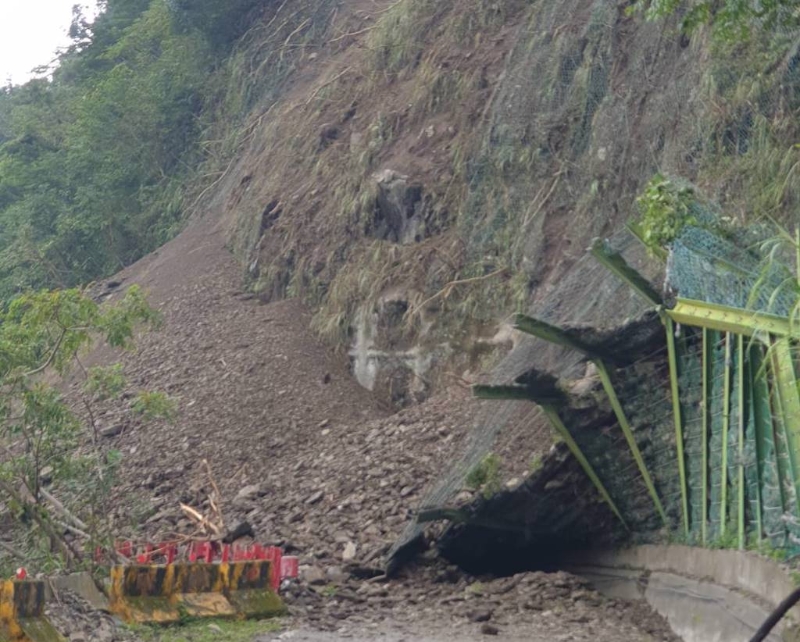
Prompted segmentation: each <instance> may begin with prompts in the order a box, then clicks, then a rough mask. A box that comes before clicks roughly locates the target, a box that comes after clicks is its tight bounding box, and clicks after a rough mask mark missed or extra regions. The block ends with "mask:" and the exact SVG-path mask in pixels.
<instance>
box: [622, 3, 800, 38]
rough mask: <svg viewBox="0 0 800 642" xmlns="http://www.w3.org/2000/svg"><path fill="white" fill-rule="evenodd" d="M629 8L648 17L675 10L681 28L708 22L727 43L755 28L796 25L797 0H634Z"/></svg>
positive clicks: (798, 17)
mask: <svg viewBox="0 0 800 642" xmlns="http://www.w3.org/2000/svg"><path fill="white" fill-rule="evenodd" d="M633 8H634V10H635V9H643V10H644V12H645V14H646V15H647V16H648V17H649V18H663V17H665V16H670V15H672V14H675V13H678V14H679V15H680V17H681V26H682V28H683V29H684V30H685V31H687V32H691V31H694V30H697V29H699V28H701V27H702V26H704V25H711V26H712V27H713V29H714V32H715V35H716V36H717V37H718V38H720V39H721V40H724V41H728V42H737V41H742V40H745V39H747V38H748V37H750V35H751V34H752V33H753V31H755V30H774V29H785V30H791V29H796V28H797V27H798V26H800V11H798V9H800V3H799V2H797V0H722V1H718V0H638V1H637V2H636V3H635V4H634V5H633Z"/></svg>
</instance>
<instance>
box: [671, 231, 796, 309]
mask: <svg viewBox="0 0 800 642" xmlns="http://www.w3.org/2000/svg"><path fill="white" fill-rule="evenodd" d="M667 284H668V285H669V287H670V288H671V289H672V290H674V291H675V292H676V293H677V294H678V296H680V297H682V298H685V299H695V300H698V301H706V302H708V303H717V304H719V305H727V306H730V307H734V308H742V309H746V310H754V311H760V312H770V313H772V314H777V315H781V316H787V315H788V314H789V313H790V311H791V310H792V307H793V306H794V303H795V301H796V300H797V286H796V280H795V279H794V278H793V275H792V273H791V272H790V271H789V270H788V269H787V268H786V267H784V265H782V264H781V263H780V262H779V261H769V260H767V259H766V258H765V257H763V256H760V255H759V252H758V245H757V244H754V245H752V246H751V247H749V248H747V249H745V248H743V247H740V246H739V245H738V244H735V243H734V242H732V241H730V240H726V239H725V238H723V237H722V236H720V235H719V234H715V233H713V232H710V231H708V230H706V229H703V228H699V227H694V226H687V227H686V228H685V229H684V230H683V232H682V233H681V234H680V236H679V237H678V238H677V239H675V241H674V242H673V244H672V247H671V248H670V253H669V259H668V262H667Z"/></svg>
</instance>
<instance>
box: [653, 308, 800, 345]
mask: <svg viewBox="0 0 800 642" xmlns="http://www.w3.org/2000/svg"><path fill="white" fill-rule="evenodd" d="M665 312H666V313H667V314H668V315H669V317H670V318H671V319H672V320H673V321H675V323H685V324H686V325H693V326H699V327H701V328H709V329H711V330H720V331H722V332H733V333H734V334H743V335H745V336H746V337H750V336H754V337H756V338H757V339H760V340H762V341H764V342H765V343H766V342H767V339H768V335H770V334H774V335H775V336H778V337H793V338H795V339H800V326H798V325H797V324H792V323H791V321H790V320H789V319H787V318H786V317H780V316H776V315H774V314H768V313H766V312H753V311H751V310H742V309H740V308H731V307H728V306H724V305H717V304H716V303H706V302H705V301H695V300H693V299H681V298H679V299H678V301H677V303H676V304H675V307H674V308H672V309H671V310H666V311H665Z"/></svg>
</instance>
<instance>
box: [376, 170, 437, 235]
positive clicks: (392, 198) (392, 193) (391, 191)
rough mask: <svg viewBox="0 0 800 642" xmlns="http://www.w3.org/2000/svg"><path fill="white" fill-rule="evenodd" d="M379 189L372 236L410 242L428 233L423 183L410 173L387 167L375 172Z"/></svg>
mask: <svg viewBox="0 0 800 642" xmlns="http://www.w3.org/2000/svg"><path fill="white" fill-rule="evenodd" d="M373 179H374V180H375V184H376V189H377V198H376V201H375V221H374V228H373V230H372V236H374V237H375V238H379V239H383V240H386V241H391V242H392V243H400V244H401V245H408V244H410V243H414V242H419V241H421V240H422V238H423V237H424V234H425V221H424V208H425V203H424V199H423V198H422V185H420V184H418V183H413V182H410V181H409V178H408V176H403V175H402V174H400V173H398V172H395V171H394V170H392V169H384V170H382V171H380V172H378V173H377V174H375V175H374V176H373Z"/></svg>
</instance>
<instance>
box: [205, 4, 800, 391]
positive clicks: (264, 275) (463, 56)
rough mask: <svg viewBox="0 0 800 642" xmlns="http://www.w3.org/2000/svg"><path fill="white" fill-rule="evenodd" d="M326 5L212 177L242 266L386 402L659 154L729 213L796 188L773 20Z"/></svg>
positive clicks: (532, 280) (486, 326)
mask: <svg viewBox="0 0 800 642" xmlns="http://www.w3.org/2000/svg"><path fill="white" fill-rule="evenodd" d="M335 13H336V15H335V19H334V17H331V20H330V22H329V23H328V28H327V31H325V34H324V37H320V38H318V39H317V40H316V41H315V46H314V47H313V53H306V54H304V55H303V56H301V60H300V62H299V63H298V70H297V71H296V72H295V76H294V77H293V79H292V82H291V83H289V86H290V87H291V88H290V89H289V90H288V93H286V94H285V95H284V96H283V97H282V98H280V99H278V100H277V102H275V103H274V104H271V105H270V106H269V109H268V110H267V111H268V114H267V115H263V114H264V110H263V109H262V110H260V111H259V116H260V119H259V120H257V121H256V122H255V123H254V125H253V129H252V133H251V136H250V139H249V142H248V143H247V145H246V147H245V148H244V150H243V152H242V154H241V155H240V158H239V162H238V163H237V164H236V165H235V166H233V167H232V168H231V170H230V171H229V172H228V173H227V174H226V176H225V177H224V179H223V181H222V182H221V183H220V185H221V193H222V195H224V197H225V198H227V202H226V207H227V209H228V212H229V216H230V220H231V238H232V243H233V246H234V247H235V248H236V251H237V252H238V254H239V256H240V257H241V259H242V261H243V263H245V264H246V265H247V267H248V274H249V277H250V278H251V280H252V283H253V286H254V288H255V289H256V290H257V291H258V292H260V293H261V295H262V296H264V297H266V298H269V299H275V298H281V297H284V296H301V297H304V298H305V299H306V300H307V301H309V302H310V303H311V304H312V306H314V307H315V309H316V310H317V312H316V316H315V319H314V327H315V329H316V330H317V331H318V332H320V333H322V335H324V336H325V337H327V338H329V339H331V340H333V341H334V342H335V343H338V344H339V345H349V346H350V348H351V350H352V359H353V361H354V366H355V367H354V369H355V371H356V373H357V375H358V376H359V380H360V381H361V382H362V384H364V385H366V386H367V387H370V388H373V389H375V390H377V391H379V392H381V393H382V394H383V395H384V396H388V397H389V398H390V399H391V400H392V401H393V402H394V403H396V404H404V403H409V402H413V401H414V400H418V399H421V398H424V397H425V396H426V395H427V394H428V392H429V391H430V389H431V388H432V387H435V385H436V383H437V373H439V374H440V373H441V372H442V371H443V370H445V368H442V367H441V366H442V364H449V365H450V366H454V367H456V368H457V370H458V372H459V373H460V374H463V373H464V372H472V371H475V370H476V369H479V368H480V367H481V365H482V364H485V363H486V361H485V360H484V357H485V355H486V353H491V352H493V351H494V350H495V349H496V347H497V345H496V344H498V343H500V344H501V345H505V344H504V343H503V342H502V341H501V340H499V339H496V340H494V341H492V340H490V339H489V338H490V337H494V336H495V333H496V330H497V326H498V324H499V323H500V322H501V321H502V320H503V319H505V318H506V316H507V315H508V313H509V312H511V311H514V310H515V309H519V308H525V307H526V306H527V305H528V304H530V303H531V302H536V301H538V300H541V299H542V297H543V296H545V295H546V293H547V291H548V290H549V289H550V288H551V287H552V286H553V284H555V283H557V282H558V281H559V279H561V278H562V277H563V275H564V274H565V273H566V272H567V271H568V270H569V269H570V266H571V265H572V264H573V263H574V262H575V261H576V260H577V259H578V257H580V255H581V254H582V252H583V250H584V249H585V248H586V247H587V246H588V244H589V241H590V240H591V239H592V238H593V237H594V236H598V235H610V234H611V233H612V232H613V231H615V230H619V229H620V228H621V227H622V226H623V225H624V223H625V222H626V221H627V220H628V219H629V218H630V216H631V213H632V211H633V208H634V198H635V196H636V195H637V194H638V193H639V192H640V191H641V190H642V188H643V186H644V184H645V182H646V181H647V180H648V179H649V178H650V177H651V176H652V175H653V174H654V173H655V172H656V171H662V172H667V173H673V174H679V175H683V176H686V177H688V178H689V179H691V180H693V181H695V182H696V183H698V184H699V185H701V186H702V187H705V188H707V190H708V191H709V192H710V193H716V192H717V191H718V190H722V191H723V192H724V198H723V200H724V201H725V204H726V205H727V208H726V209H727V211H729V212H731V213H733V214H734V215H736V216H743V215H745V214H746V211H747V210H746V208H745V207H744V206H743V205H742V204H743V203H746V202H748V199H749V201H750V203H751V205H753V206H754V207H760V206H762V205H763V206H768V207H769V210H770V211H772V212H775V213H777V214H778V215H780V214H781V212H789V211H791V208H792V206H793V205H794V204H796V203H797V201H798V193H799V192H798V189H797V188H798V186H797V185H796V184H795V183H796V180H795V178H794V176H793V175H792V174H791V173H789V178H788V179H787V180H784V179H785V178H786V176H785V173H786V172H785V171H784V172H783V174H784V175H783V176H782V174H781V172H782V170H788V169H789V168H790V167H791V165H792V163H793V162H794V160H796V159H793V154H794V152H792V151H790V150H786V149H785V145H784V144H783V143H782V142H781V141H782V140H789V139H793V138H792V136H793V135H794V130H795V127H796V126H795V124H794V122H793V119H792V118H791V116H790V115H791V114H792V113H793V110H794V109H795V103H796V98H795V97H794V96H795V93H796V92H794V90H793V89H792V88H793V87H795V86H796V78H795V71H794V70H795V65H794V63H793V60H794V59H793V58H792V56H791V55H790V53H786V52H787V51H789V49H788V45H787V46H786V47H782V45H781V37H780V36H775V34H770V38H771V44H770V46H769V47H767V46H766V45H763V46H762V43H759V42H753V43H751V44H749V45H747V46H742V47H741V48H740V49H739V50H734V51H718V52H712V49H713V47H712V45H711V44H709V43H708V42H707V39H706V37H705V36H704V35H703V34H699V35H696V36H693V37H692V38H691V39H689V38H688V37H686V36H682V35H680V33H678V31H677V28H676V27H675V25H673V24H669V23H647V22H644V21H643V20H642V19H641V18H639V17H636V16H633V17H631V16H629V15H628V14H627V12H626V6H625V5H620V4H618V3H616V2H611V1H609V0H570V1H568V2H565V3H558V4H555V5H554V4H552V3H550V4H547V3H539V2H534V3H531V2H525V1H523V0H519V1H515V2H508V3H490V2H487V1H486V0H469V2H468V3H466V4H465V3H456V2H432V1H431V0H401V1H400V2H396V3H388V2H387V3H377V4H372V3H371V4H365V3H360V2H356V1H355V0H354V1H352V2H343V3H342V4H341V6H340V11H339V12H335ZM316 28H317V31H318V32H319V31H321V28H320V27H319V25H317V27H316ZM309 50H310V48H309ZM469 346H473V347H474V346H478V347H477V348H474V349H468V347H469ZM437 366H438V367H437Z"/></svg>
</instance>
